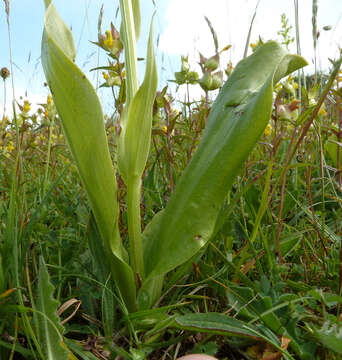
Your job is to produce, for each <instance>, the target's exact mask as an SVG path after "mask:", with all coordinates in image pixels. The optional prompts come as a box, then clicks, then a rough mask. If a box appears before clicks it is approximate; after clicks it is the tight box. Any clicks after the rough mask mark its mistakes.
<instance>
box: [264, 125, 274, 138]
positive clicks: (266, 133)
mask: <svg viewBox="0 0 342 360" xmlns="http://www.w3.org/2000/svg"><path fill="white" fill-rule="evenodd" d="M271 134H272V125H271V124H267V126H266V128H265V131H264V135H265V136H270V135H271Z"/></svg>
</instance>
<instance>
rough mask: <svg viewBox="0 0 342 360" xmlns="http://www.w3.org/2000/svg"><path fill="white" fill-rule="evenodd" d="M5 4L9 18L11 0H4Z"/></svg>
mask: <svg viewBox="0 0 342 360" xmlns="http://www.w3.org/2000/svg"><path fill="white" fill-rule="evenodd" d="M4 3H5V11H6V14H7V16H9V12H10V3H9V0H4Z"/></svg>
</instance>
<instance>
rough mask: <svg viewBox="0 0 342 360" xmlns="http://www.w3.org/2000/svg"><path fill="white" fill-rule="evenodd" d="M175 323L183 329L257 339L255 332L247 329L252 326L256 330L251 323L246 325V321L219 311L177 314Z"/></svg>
mask: <svg viewBox="0 0 342 360" xmlns="http://www.w3.org/2000/svg"><path fill="white" fill-rule="evenodd" d="M175 323H176V326H177V327H179V328H180V329H184V330H191V331H197V332H206V333H214V334H221V335H230V336H242V337H250V338H254V339H258V337H257V336H256V335H255V333H254V332H252V331H250V330H249V329H251V328H252V329H255V331H256V330H257V328H255V327H254V326H251V325H248V327H247V323H244V322H243V321H240V320H237V319H234V318H232V317H229V316H226V315H223V314H219V313H203V314H202V313H196V314H187V315H183V316H177V317H176V318H175Z"/></svg>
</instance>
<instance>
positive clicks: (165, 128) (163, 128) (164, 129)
mask: <svg viewBox="0 0 342 360" xmlns="http://www.w3.org/2000/svg"><path fill="white" fill-rule="evenodd" d="M162 130H163V131H164V132H165V133H167V127H166V126H165V125H164V126H163V127H162Z"/></svg>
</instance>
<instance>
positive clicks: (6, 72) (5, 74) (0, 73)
mask: <svg viewBox="0 0 342 360" xmlns="http://www.w3.org/2000/svg"><path fill="white" fill-rule="evenodd" d="M10 74H11V73H10V71H9V70H8V69H7V68H6V67H3V68H1V70H0V76H1V77H2V79H3V80H4V81H5V80H6V79H7V78H8V77H9V76H10Z"/></svg>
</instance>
